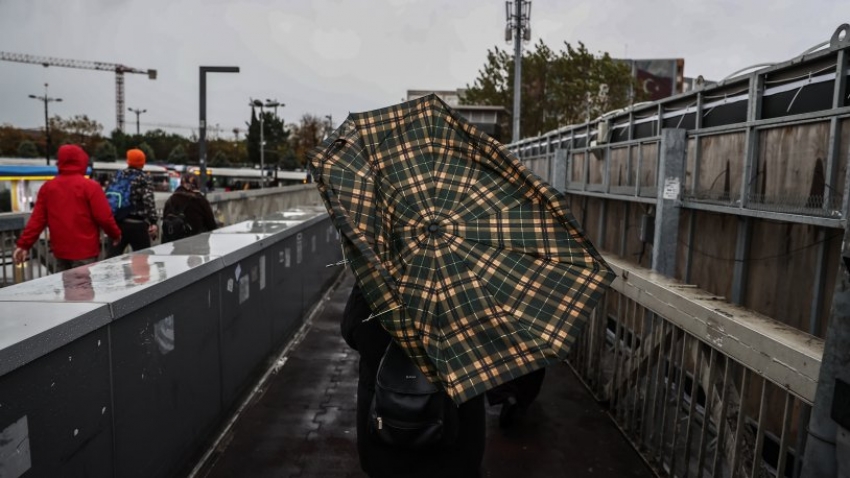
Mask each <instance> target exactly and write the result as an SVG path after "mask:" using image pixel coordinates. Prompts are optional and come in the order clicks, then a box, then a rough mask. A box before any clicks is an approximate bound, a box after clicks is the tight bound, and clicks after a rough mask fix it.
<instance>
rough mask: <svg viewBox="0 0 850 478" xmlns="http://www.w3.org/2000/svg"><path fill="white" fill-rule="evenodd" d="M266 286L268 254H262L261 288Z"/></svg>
mask: <svg viewBox="0 0 850 478" xmlns="http://www.w3.org/2000/svg"><path fill="white" fill-rule="evenodd" d="M265 288H266V256H260V290H263V289H265Z"/></svg>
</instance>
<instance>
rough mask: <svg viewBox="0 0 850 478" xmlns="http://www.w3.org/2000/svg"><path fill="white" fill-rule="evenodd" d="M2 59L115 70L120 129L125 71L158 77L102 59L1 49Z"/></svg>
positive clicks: (120, 125)
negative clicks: (60, 56) (105, 61)
mask: <svg viewBox="0 0 850 478" xmlns="http://www.w3.org/2000/svg"><path fill="white" fill-rule="evenodd" d="M0 60H3V61H15V62H18V63H32V64H36V65H42V66H44V67H48V66H61V67H65V68H82V69H84V70H100V71H114V72H115V124H116V126H117V127H118V129H119V130H121V131H124V109H125V108H124V73H142V74H146V75H148V78H150V79H151V80H155V79H156V70H140V69H138V68H130V67H129V66H124V65H119V64H116V63H103V62H100V61H81V60H67V59H63V58H51V57H46V56H34V55H25V54H22V53H9V52H5V51H0Z"/></svg>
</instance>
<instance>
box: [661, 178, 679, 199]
mask: <svg viewBox="0 0 850 478" xmlns="http://www.w3.org/2000/svg"><path fill="white" fill-rule="evenodd" d="M663 196H664V199H671V200H675V199H678V198H679V178H676V177H670V178H665V179H664V193H663Z"/></svg>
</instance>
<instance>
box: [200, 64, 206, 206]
mask: <svg viewBox="0 0 850 478" xmlns="http://www.w3.org/2000/svg"><path fill="white" fill-rule="evenodd" d="M200 74H201V78H200V81H201V98H200V100H201V107H200V118H199V119H198V163H199V165H200V169H201V175H200V178H199V179H200V182H201V184H200V186H201V194H206V193H207V70H206V68H204V67H203V66H202V67H201V68H200Z"/></svg>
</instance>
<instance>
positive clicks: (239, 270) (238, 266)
mask: <svg viewBox="0 0 850 478" xmlns="http://www.w3.org/2000/svg"><path fill="white" fill-rule="evenodd" d="M233 273H234V274H235V275H236V280H239V276H241V275H242V265H241V264H236V269H234V270H233Z"/></svg>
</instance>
